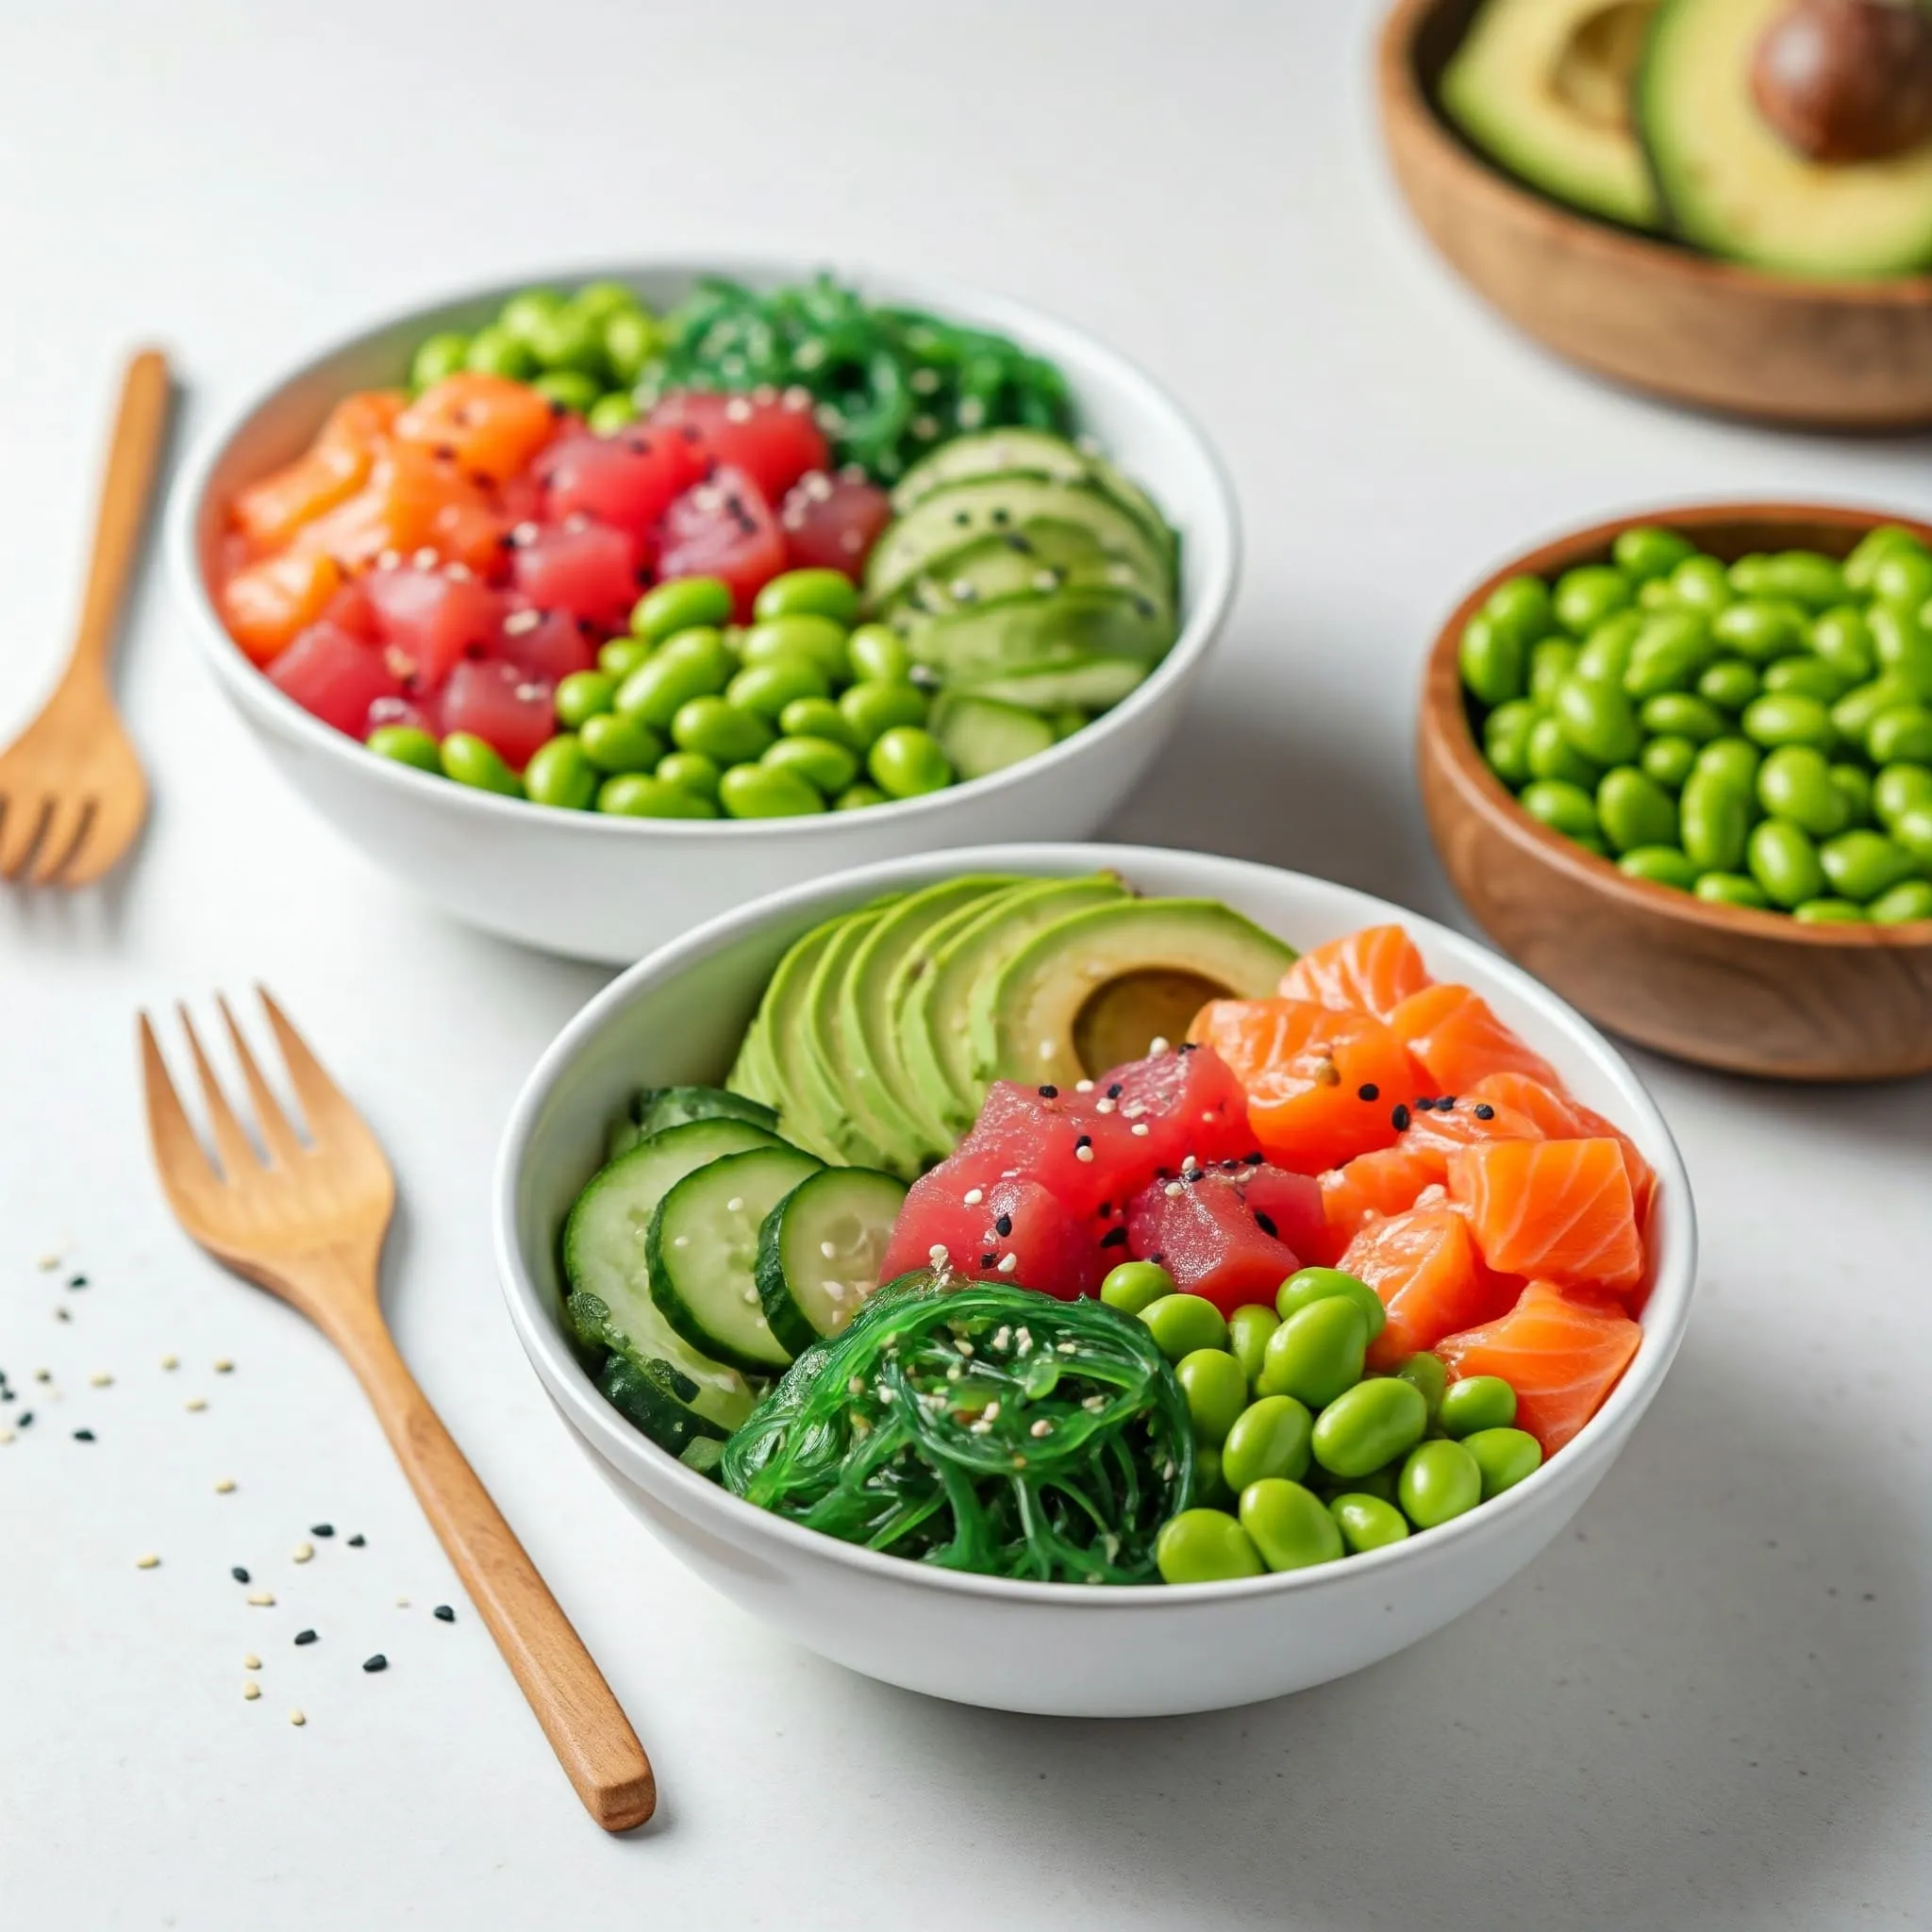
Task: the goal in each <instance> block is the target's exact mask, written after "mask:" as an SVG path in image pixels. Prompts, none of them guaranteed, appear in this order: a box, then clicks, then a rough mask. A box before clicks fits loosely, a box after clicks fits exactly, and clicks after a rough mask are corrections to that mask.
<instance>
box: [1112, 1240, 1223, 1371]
mask: <svg viewBox="0 0 1932 1932" xmlns="http://www.w3.org/2000/svg"><path fill="white" fill-rule="evenodd" d="M1175 1292H1176V1290H1175V1288H1174V1276H1173V1275H1172V1274H1169V1273H1168V1272H1167V1270H1166V1269H1165V1268H1163V1267H1162V1266H1161V1265H1160V1264H1159V1262H1158V1261H1123V1262H1122V1263H1121V1264H1120V1266H1119V1267H1118V1268H1110V1269H1108V1273H1107V1274H1106V1276H1105V1277H1104V1278H1103V1280H1102V1281H1101V1284H1100V1299H1101V1300H1102V1301H1104V1302H1105V1303H1106V1304H1107V1305H1108V1307H1110V1308H1118V1309H1119V1310H1120V1311H1121V1313H1122V1314H1124V1315H1138V1314H1139V1313H1140V1312H1141V1309H1142V1308H1145V1307H1149V1306H1151V1305H1152V1304H1153V1303H1155V1302H1158V1301H1159V1300H1160V1299H1161V1297H1162V1296H1164V1295H1171V1294H1174V1293H1175ZM1212 1345H1213V1344H1212V1343H1206V1342H1204V1343H1202V1344H1201V1346H1203V1347H1211V1346H1212ZM1183 1352H1184V1353H1185V1351H1183Z"/></svg>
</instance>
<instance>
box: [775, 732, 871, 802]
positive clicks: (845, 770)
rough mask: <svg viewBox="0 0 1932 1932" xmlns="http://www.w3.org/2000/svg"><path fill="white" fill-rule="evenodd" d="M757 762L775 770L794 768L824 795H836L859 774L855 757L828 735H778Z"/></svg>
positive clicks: (787, 770) (791, 769) (829, 796)
mask: <svg viewBox="0 0 1932 1932" xmlns="http://www.w3.org/2000/svg"><path fill="white" fill-rule="evenodd" d="M758 762H759V763H760V764H761V765H766V766H769V767H771V768H772V769H773V770H774V771H785V772H796V773H797V774H798V775H799V776H800V777H801V778H803V779H805V780H806V781H807V783H808V784H810V785H813V786H815V787H816V788H817V789H818V790H819V791H823V792H824V794H825V796H826V797H827V798H833V797H836V796H837V795H838V794H839V793H840V792H841V791H844V789H845V788H846V786H848V785H849V784H851V783H852V781H853V779H855V778H856V777H858V758H855V757H854V756H853V755H852V753H850V752H849V751H847V750H846V749H845V747H844V746H843V745H842V744H835V743H833V741H831V740H830V739H829V738H781V739H780V740H779V741H777V743H776V744H774V745H769V746H767V747H766V749H765V751H764V753H763V755H762V756H761V757H760V758H759V759H758Z"/></svg>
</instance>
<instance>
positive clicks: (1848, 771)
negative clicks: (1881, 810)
mask: <svg viewBox="0 0 1932 1932" xmlns="http://www.w3.org/2000/svg"><path fill="white" fill-rule="evenodd" d="M1831 789H1832V790H1833V791H1836V792H1837V793H1838V795H1839V796H1840V798H1841V799H1843V800H1844V802H1845V824H1848V825H1869V824H1871V823H1872V774H1871V773H1869V772H1868V771H1866V769H1865V768H1864V766H1863V765H1833V766H1832V767H1831Z"/></svg>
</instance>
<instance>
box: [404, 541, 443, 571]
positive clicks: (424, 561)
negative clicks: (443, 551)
mask: <svg viewBox="0 0 1932 1932" xmlns="http://www.w3.org/2000/svg"><path fill="white" fill-rule="evenodd" d="M439 560H440V559H439V558H438V557H437V555H436V552H435V551H434V550H433V549H432V548H431V547H430V546H429V545H428V544H427V543H425V544H424V546H423V547H422V549H420V550H419V551H417V553H416V554H415V556H413V557H412V558H410V559H409V561H410V562H411V563H413V564H414V565H415V566H416V568H417V569H418V570H434V569H435V568H436V566H437V563H438V561H439Z"/></svg>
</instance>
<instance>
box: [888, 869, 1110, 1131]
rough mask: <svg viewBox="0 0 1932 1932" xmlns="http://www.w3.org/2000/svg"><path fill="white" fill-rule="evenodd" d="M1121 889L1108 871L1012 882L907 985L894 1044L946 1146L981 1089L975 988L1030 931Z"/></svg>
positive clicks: (966, 1122)
mask: <svg viewBox="0 0 1932 1932" xmlns="http://www.w3.org/2000/svg"><path fill="white" fill-rule="evenodd" d="M1126 896H1127V889H1126V887H1125V886H1124V884H1122V882H1121V881H1120V880H1119V879H1117V878H1114V877H1112V876H1111V875H1110V874H1095V875H1094V876H1093V877H1091V878H1078V879H1042V880H1038V881H1036V882H1034V883H1032V884H1029V885H1024V886H1019V887H1016V888H1015V889H1014V890H1013V891H1010V892H1003V893H1002V894H1001V895H1000V896H999V897H998V898H997V899H993V900H991V901H990V902H989V903H988V904H987V905H986V906H985V907H984V908H981V910H980V911H979V912H978V913H977V914H976V915H975V916H974V918H973V919H971V920H970V921H969V922H968V923H967V924H964V925H963V926H961V927H959V928H958V930H957V931H955V932H954V933H953V934H952V935H951V936H950V937H949V939H948V941H947V942H946V947H945V950H944V951H943V952H942V953H941V954H939V955H937V956H936V957H935V958H934V960H933V963H932V970H931V971H930V972H929V973H927V974H924V976H923V977H921V978H920V979H919V980H918V981H916V982H915V983H914V984H912V985H911V986H910V988H909V989H908V995H907V1000H906V1004H905V1006H904V1007H903V1008H902V1009H901V1011H900V1016H899V1041H900V1048H901V1051H902V1052H903V1053H904V1055H905V1058H906V1065H907V1068H908V1072H909V1073H910V1074H911V1076H912V1078H913V1080H914V1081H915V1082H916V1083H917V1084H918V1087H919V1090H920V1092H921V1093H922V1094H923V1095H924V1100H925V1103H926V1105H927V1106H928V1107H930V1108H932V1109H933V1110H934V1112H935V1113H936V1114H937V1115H938V1117H939V1119H940V1121H941V1124H942V1125H943V1128H944V1130H945V1143H946V1145H948V1146H950V1145H951V1144H952V1143H953V1141H957V1140H958V1138H959V1136H960V1135H962V1134H963V1133H965V1132H966V1130H967V1129H968V1128H969V1127H971V1126H972V1124H973V1121H974V1116H975V1115H976V1114H977V1113H978V1111H979V1103H980V1101H981V1099H982V1098H983V1097H984V1096H985V1092H986V1085H985V1082H984V1081H982V1080H980V1079H979V1078H978V1077H977V1076H976V1075H975V1074H974V1071H973V1054H972V1048H971V1046H970V1044H969V1042H968V1039H967V1019H968V1014H969V1012H970V1010H971V1008H972V1002H973V994H974V989H975V988H977V987H978V986H979V985H980V984H981V983H982V982H984V981H988V980H991V979H992V978H993V977H995V976H996V975H997V974H999V972H1000V970H1001V968H1002V967H1003V966H1004V965H1005V964H1006V962H1007V961H1008V959H1009V958H1012V957H1013V955H1014V954H1016V953H1018V952H1020V951H1021V950H1022V949H1023V948H1024V946H1025V945H1026V944H1027V943H1028V941H1031V940H1032V938H1033V936H1034V935H1035V934H1036V933H1038V932H1041V930H1043V929H1044V928H1046V927H1047V926H1050V925H1053V924H1057V923H1058V921H1060V920H1063V919H1066V918H1068V917H1070V916H1071V915H1073V914H1074V913H1075V912H1080V911H1084V910H1086V909H1087V908H1091V907H1096V906H1104V905H1107V904H1108V903H1109V902H1110V901H1112V900H1116V899H1124V898H1125V897H1126ZM1029 1077H1030V1076H1029ZM1041 1077H1042V1078H1043V1077H1045V1076H1044V1075H1041Z"/></svg>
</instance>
